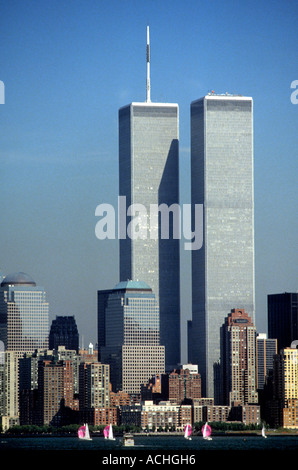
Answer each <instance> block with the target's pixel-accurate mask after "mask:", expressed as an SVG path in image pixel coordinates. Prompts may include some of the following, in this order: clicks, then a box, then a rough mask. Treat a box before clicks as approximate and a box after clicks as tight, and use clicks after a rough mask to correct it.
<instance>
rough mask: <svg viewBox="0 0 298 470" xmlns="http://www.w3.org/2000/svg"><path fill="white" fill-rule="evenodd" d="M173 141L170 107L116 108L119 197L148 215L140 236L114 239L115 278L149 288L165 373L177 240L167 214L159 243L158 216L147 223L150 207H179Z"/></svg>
mask: <svg viewBox="0 0 298 470" xmlns="http://www.w3.org/2000/svg"><path fill="white" fill-rule="evenodd" d="M178 138H179V136H178V105H176V104H158V103H132V104H130V105H128V106H125V107H124V108H121V109H120V110H119V195H120V196H125V197H126V205H127V208H128V207H130V206H131V205H132V204H142V206H143V207H145V209H146V214H147V216H148V217H147V219H146V220H144V224H143V226H142V227H141V226H140V227H139V229H140V234H141V233H142V234H145V236H143V237H141V236H140V237H139V238H136V237H135V238H134V239H132V237H129V236H126V238H124V239H120V280H121V281H123V280H127V279H133V280H138V279H142V280H143V281H145V282H146V283H148V284H149V285H150V286H151V287H152V290H153V292H154V294H155V295H156V299H157V302H158V304H159V309H160V339H161V344H163V345H165V348H166V364H167V366H168V368H169V369H171V368H172V367H176V366H177V364H178V363H179V362H180V347H179V345H180V260H179V239H175V238H174V237H173V219H172V216H171V215H170V217H168V219H167V220H170V222H169V237H168V239H162V237H161V221H162V219H161V217H162V215H161V214H160V215H159V219H158V218H157V220H156V221H155V223H154V224H153V223H152V222H153V219H151V221H150V210H151V208H150V205H152V204H155V205H156V206H158V207H159V206H160V205H161V204H165V205H167V207H168V208H170V206H171V205H172V204H178V203H179V152H178ZM131 221H132V219H130V218H127V221H126V227H129V226H130V225H129V224H130V222H131ZM150 222H151V224H150ZM156 233H157V234H158V237H156V236H154V234H156Z"/></svg>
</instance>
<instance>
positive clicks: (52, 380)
mask: <svg viewBox="0 0 298 470" xmlns="http://www.w3.org/2000/svg"><path fill="white" fill-rule="evenodd" d="M73 398H74V394H73V369H72V366H71V363H70V361H58V362H56V361H53V360H50V359H49V360H48V359H45V360H41V361H39V364H38V407H37V408H38V417H37V422H38V424H39V425H53V426H59V425H61V424H62V423H63V411H64V408H66V407H67V408H69V409H72V408H73V405H74V403H73Z"/></svg>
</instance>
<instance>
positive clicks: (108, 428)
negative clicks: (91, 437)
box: [103, 425, 110, 437]
mask: <svg viewBox="0 0 298 470" xmlns="http://www.w3.org/2000/svg"><path fill="white" fill-rule="evenodd" d="M109 430H110V426H109V425H108V426H106V427H105V428H104V430H103V435H104V437H109Z"/></svg>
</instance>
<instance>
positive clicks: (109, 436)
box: [103, 424, 115, 441]
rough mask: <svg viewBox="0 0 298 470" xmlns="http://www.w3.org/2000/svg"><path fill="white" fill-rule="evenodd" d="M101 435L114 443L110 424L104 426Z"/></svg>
mask: <svg viewBox="0 0 298 470" xmlns="http://www.w3.org/2000/svg"><path fill="white" fill-rule="evenodd" d="M103 435H104V437H105V439H109V440H110V441H115V438H114V436H113V427H112V425H111V424H109V425H108V426H106V427H105V428H104V430H103Z"/></svg>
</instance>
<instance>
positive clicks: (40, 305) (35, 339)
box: [0, 272, 49, 420]
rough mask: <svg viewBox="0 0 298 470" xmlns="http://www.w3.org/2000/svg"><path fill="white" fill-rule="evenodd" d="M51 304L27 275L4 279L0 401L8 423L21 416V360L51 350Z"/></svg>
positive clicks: (0, 309)
mask: <svg viewBox="0 0 298 470" xmlns="http://www.w3.org/2000/svg"><path fill="white" fill-rule="evenodd" d="M48 335H49V304H48V302H46V294H45V291H44V288H43V287H40V286H37V285H36V283H35V282H34V281H33V279H32V278H31V277H30V276H28V274H25V273H22V272H18V273H13V274H9V275H7V276H5V277H4V278H3V279H2V282H1V285H0V343H1V344H2V345H4V348H5V356H4V364H3V367H2V368H3V371H4V373H3V384H2V386H3V388H2V393H1V397H0V398H1V401H2V403H3V404H4V405H3V410H4V413H5V414H6V415H7V417H8V419H9V420H11V419H15V417H17V416H19V394H18V390H19V359H20V358H21V357H22V356H23V355H24V353H32V352H34V351H35V350H36V349H43V348H47V347H48V338H49V336H48Z"/></svg>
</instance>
